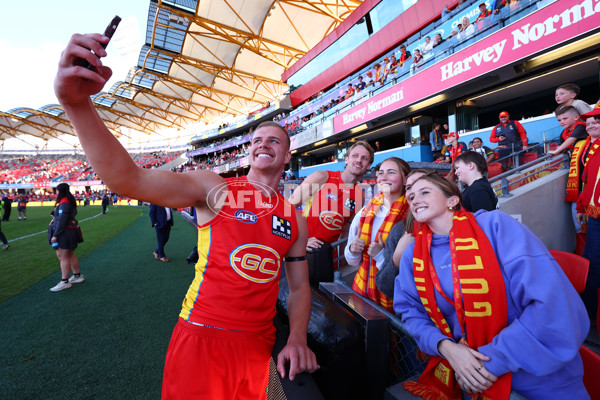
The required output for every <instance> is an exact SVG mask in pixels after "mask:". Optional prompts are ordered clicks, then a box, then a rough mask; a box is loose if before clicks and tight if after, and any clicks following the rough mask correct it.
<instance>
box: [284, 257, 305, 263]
mask: <svg viewBox="0 0 600 400" xmlns="http://www.w3.org/2000/svg"><path fill="white" fill-rule="evenodd" d="M304 260H306V256H300V257H286V258H285V262H294V261H304Z"/></svg>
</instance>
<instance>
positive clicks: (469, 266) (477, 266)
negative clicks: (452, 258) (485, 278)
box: [458, 256, 483, 271]
mask: <svg viewBox="0 0 600 400" xmlns="http://www.w3.org/2000/svg"><path fill="white" fill-rule="evenodd" d="M474 258H475V264H464V265H459V266H458V270H459V271H464V270H467V269H483V262H481V256H474Z"/></svg>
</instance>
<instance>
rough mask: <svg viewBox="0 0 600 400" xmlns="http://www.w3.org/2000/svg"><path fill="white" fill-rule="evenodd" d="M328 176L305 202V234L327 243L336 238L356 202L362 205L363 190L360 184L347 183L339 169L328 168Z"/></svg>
mask: <svg viewBox="0 0 600 400" xmlns="http://www.w3.org/2000/svg"><path fill="white" fill-rule="evenodd" d="M327 172H328V173H329V178H328V179H327V182H325V184H324V185H323V186H322V187H321V189H320V190H319V191H318V192H317V193H315V195H314V196H313V197H312V198H311V199H310V200H309V201H308V202H307V203H306V204H305V205H304V217H305V218H306V223H307V224H308V237H314V238H317V239H319V240H322V241H324V242H327V243H333V242H335V241H336V240H338V238H339V236H340V234H341V233H342V232H343V231H344V226H345V225H346V222H347V221H348V219H350V218H352V217H353V216H354V212H355V209H356V206H357V205H358V207H359V208H360V207H362V203H363V191H362V189H361V187H360V186H359V185H354V187H347V186H346V185H345V184H344V182H343V181H342V175H341V172H340V171H327Z"/></svg>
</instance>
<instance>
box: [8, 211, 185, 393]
mask: <svg viewBox="0 0 600 400" xmlns="http://www.w3.org/2000/svg"><path fill="white" fill-rule="evenodd" d="M50 210H51V208H50V207H28V210H27V221H18V220H17V219H16V217H17V216H16V212H15V213H13V214H12V215H11V221H10V222H3V223H2V231H3V232H4V233H5V235H6V236H7V238H8V240H9V242H10V248H8V249H7V250H4V251H0V296H1V297H0V399H57V400H58V399H61V400H62V399H159V398H160V388H161V378H162V369H163V365H164V358H165V354H166V349H167V346H168V343H169V339H170V336H171V332H172V329H173V327H174V326H175V323H176V321H177V316H178V314H179V311H180V308H181V302H182V300H183V297H184V295H185V293H186V291H187V288H188V286H189V284H190V283H191V281H192V279H193V266H191V265H188V264H187V262H186V257H187V255H188V254H189V252H190V251H191V249H192V247H193V246H194V244H195V242H196V234H195V232H194V230H193V229H192V227H191V226H190V225H189V224H188V223H187V222H185V221H184V220H183V218H181V217H180V216H179V215H178V214H175V226H174V227H173V229H172V231H171V239H170V241H169V243H167V246H166V248H165V251H166V254H167V256H168V257H169V258H170V259H171V262H170V263H162V262H160V261H157V260H155V259H154V257H153V255H152V252H153V251H154V249H155V247H156V235H155V232H154V229H152V227H151V226H150V220H149V218H148V207H134V206H132V207H127V206H119V207H117V208H113V207H110V211H109V213H108V214H105V215H102V214H101V207H99V206H88V207H82V206H80V207H78V212H79V214H78V220H79V221H80V226H81V228H82V231H83V235H84V239H85V242H84V243H82V244H81V245H80V246H79V247H78V248H77V249H76V250H75V254H76V255H77V256H78V257H79V260H80V266H81V271H82V273H83V274H84V276H85V279H86V280H85V282H83V283H80V284H74V285H73V287H72V288H70V289H67V290H64V291H62V292H57V293H52V292H50V291H49V289H50V288H51V287H52V286H54V285H55V284H56V283H57V282H58V281H59V280H60V272H59V264H58V260H57V258H56V254H55V252H54V251H53V250H52V249H51V248H50V246H49V245H48V241H47V227H48V223H49V221H50V216H49V212H50ZM15 211H16V210H15Z"/></svg>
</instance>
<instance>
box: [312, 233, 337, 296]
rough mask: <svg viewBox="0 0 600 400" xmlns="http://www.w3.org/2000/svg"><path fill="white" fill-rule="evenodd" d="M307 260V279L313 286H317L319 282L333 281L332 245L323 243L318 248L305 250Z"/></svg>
mask: <svg viewBox="0 0 600 400" xmlns="http://www.w3.org/2000/svg"><path fill="white" fill-rule="evenodd" d="M306 261H307V262H308V280H309V283H310V286H312V287H313V288H318V287H319V282H333V247H331V245H330V244H329V243H323V245H322V246H321V247H320V248H318V249H312V250H308V251H307V252H306Z"/></svg>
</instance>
